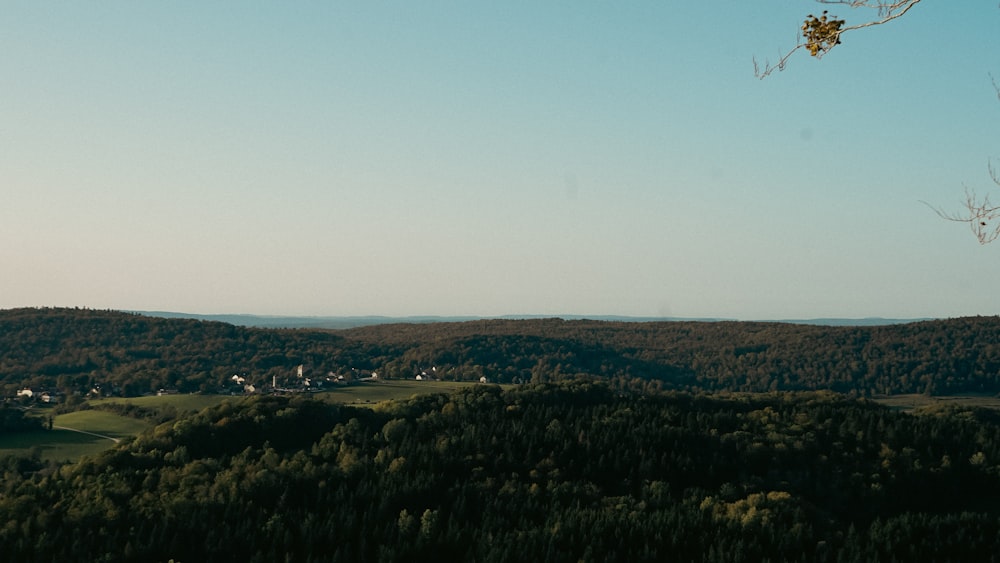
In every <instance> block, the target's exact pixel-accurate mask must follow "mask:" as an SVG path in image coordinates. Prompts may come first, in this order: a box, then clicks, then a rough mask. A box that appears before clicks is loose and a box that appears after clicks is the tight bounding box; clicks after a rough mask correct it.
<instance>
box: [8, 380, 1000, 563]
mask: <svg viewBox="0 0 1000 563" xmlns="http://www.w3.org/2000/svg"><path fill="white" fill-rule="evenodd" d="M298 399H299V398H295V399H288V398H285V397H256V398H253V399H249V400H244V401H240V402H225V403H223V404H221V405H219V406H217V407H213V408H210V409H207V410H205V411H203V412H201V413H200V414H198V415H194V416H191V417H187V418H184V419H180V420H177V421H173V422H170V423H167V424H164V425H161V426H159V427H157V428H156V429H155V430H154V431H152V432H148V433H145V434H143V435H141V436H139V437H138V438H136V439H135V440H134V441H131V442H128V443H124V444H122V445H120V446H119V447H117V448H115V449H113V450H110V451H108V452H106V453H105V454H103V455H101V456H100V457H98V458H93V459H85V460H84V461H82V462H81V463H78V464H74V465H67V466H63V467H41V466H40V464H39V463H38V462H37V460H35V461H31V460H24V459H20V460H19V459H12V458H7V459H0V471H3V474H4V479H3V480H2V481H0V522H3V523H5V524H4V525H3V526H0V553H3V554H4V558H5V560H9V561H126V562H129V561H167V560H168V559H174V560H178V561H204V562H223V561H240V562H258V561H260V562H264V561H267V562H272V561H329V562H331V563H333V562H340V561H345V562H346V561H384V562H393V561H480V562H484V563H487V562H497V563H500V562H513V561H544V562H563V561H565V562H575V561H649V562H653V561H699V562H705V563H713V562H720V563H721V562H725V563H730V562H733V561H772V562H779V561H818V562H829V563H833V562H845V563H846V562H855V561H885V562H892V561H900V562H901V561H907V562H909V561H997V554H998V553H1000V512H998V506H1000V466H998V460H1000V427H998V425H997V423H996V421H995V420H992V417H995V414H994V413H991V412H988V411H985V412H983V411H980V412H959V411H956V412H941V413H936V414H926V415H921V416H912V415H908V414H905V413H899V412H894V411H891V410H889V409H887V408H883V407H879V406H877V405H874V404H871V403H866V402H863V401H852V400H848V399H847V398H845V397H843V396H841V395H835V394H832V393H798V394H766V395H753V396H743V397H730V398H720V397H711V396H705V395H702V396H693V395H689V394H683V393H674V392H670V393H651V394H629V393H622V392H620V391H614V390H612V389H611V388H610V387H609V386H607V385H599V384H590V383H580V382H576V383H563V384H558V385H552V384H548V385H537V386H536V385H529V386H521V387H515V388H512V389H510V390H506V391H504V390H501V389H500V388H499V387H498V386H495V385H479V386H473V387H471V388H470V389H468V390H466V391H464V392H459V393H456V394H453V395H424V396H421V397H419V398H415V399H411V400H409V401H404V402H398V403H390V404H383V405H380V406H379V407H378V408H375V409H362V408H353V407H339V406H335V405H330V404H326V403H323V402H316V401H302V400H298Z"/></svg>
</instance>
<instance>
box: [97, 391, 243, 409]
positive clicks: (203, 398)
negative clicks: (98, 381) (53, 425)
mask: <svg viewBox="0 0 1000 563" xmlns="http://www.w3.org/2000/svg"><path fill="white" fill-rule="evenodd" d="M232 398H234V397H231V396H229V395H195V394H185V395H162V396H155V395H150V396H146V397H127V398H125V397H113V398H110V399H98V400H96V401H91V403H92V404H94V405H99V404H101V403H129V404H132V405H137V406H140V407H148V408H155V407H162V406H171V407H174V408H175V409H177V410H178V412H198V411H200V410H202V409H205V408H207V407H212V406H215V405H217V404H219V403H221V402H222V401H224V400H226V399H232Z"/></svg>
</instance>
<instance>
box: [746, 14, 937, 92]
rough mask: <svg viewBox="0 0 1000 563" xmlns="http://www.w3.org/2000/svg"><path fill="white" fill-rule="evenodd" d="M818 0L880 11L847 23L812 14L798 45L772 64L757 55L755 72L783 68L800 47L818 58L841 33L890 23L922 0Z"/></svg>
mask: <svg viewBox="0 0 1000 563" xmlns="http://www.w3.org/2000/svg"><path fill="white" fill-rule="evenodd" d="M816 2H818V3H820V4H840V5H843V6H847V7H849V8H852V9H854V8H862V9H869V10H875V11H876V13H877V14H878V19H874V20H871V21H867V22H864V23H859V24H857V25H850V26H847V27H844V23H845V21H844V20H838V19H836V18H834V17H833V16H828V15H827V12H825V11H824V12H823V15H822V16H820V17H816V16H813V15H812V14H810V15H809V16H807V17H806V19H805V23H804V24H803V25H802V39H800V40H799V42H798V44H796V45H795V47H792V49H791V50H789V51H787V52H785V53H784V54H783V55H781V57H779V58H778V62H776V63H773V64H772V63H770V62H769V61H767V60H765V61H764V63H763V64H760V63H758V62H757V59H756V58H755V59H754V61H753V70H754V76H756V77H757V78H760V79H763V78H766V77H767V76H769V75H770V74H771V73H773V72H775V71H782V70H784V69H785V66H786V65H787V64H788V60H789V59H790V58H791V56H792V54H793V53H795V52H796V51H798V50H799V49H806V50H807V51H809V54H811V55H812V56H814V57H816V58H817V59H821V58H823V55H825V54H827V53H829V52H830V50H831V49H833V48H834V47H835V46H837V45H839V44H840V38H841V36H842V35H843V34H845V33H847V32H848V31H854V30H857V29H863V28H866V27H872V26H876V25H882V24H886V23H889V22H891V21H892V20H894V19H897V18H900V17H902V16H903V15H905V14H906V12H909V11H910V9H911V8H913V7H914V6H916V5H917V4H919V3H920V0H816Z"/></svg>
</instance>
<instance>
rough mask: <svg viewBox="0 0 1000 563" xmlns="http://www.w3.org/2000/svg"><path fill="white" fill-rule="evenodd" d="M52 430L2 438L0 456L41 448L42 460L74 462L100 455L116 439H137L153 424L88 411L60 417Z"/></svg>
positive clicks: (56, 419)
mask: <svg viewBox="0 0 1000 563" xmlns="http://www.w3.org/2000/svg"><path fill="white" fill-rule="evenodd" d="M52 422H53V429H52V430H40V431H37V432H25V433H15V434H5V435H0V453H5V452H6V453H29V452H30V451H31V450H32V449H33V448H38V449H39V450H40V454H41V457H42V459H46V460H56V461H63V460H75V459H79V458H80V457H81V456H84V455H94V454H98V453H100V452H102V451H104V450H106V449H108V448H110V447H112V446H114V445H115V443H116V442H115V440H118V439H121V438H125V437H127V436H134V435H136V434H138V433H140V432H142V431H143V430H145V429H146V428H149V426H150V424H149V423H148V422H145V421H142V420H136V419H134V418H128V417H124V416H120V415H117V414H114V413H110V412H104V411H95V410H86V411H76V412H71V413H66V414H61V415H59V416H56V417H55V418H54V419H53V421H52Z"/></svg>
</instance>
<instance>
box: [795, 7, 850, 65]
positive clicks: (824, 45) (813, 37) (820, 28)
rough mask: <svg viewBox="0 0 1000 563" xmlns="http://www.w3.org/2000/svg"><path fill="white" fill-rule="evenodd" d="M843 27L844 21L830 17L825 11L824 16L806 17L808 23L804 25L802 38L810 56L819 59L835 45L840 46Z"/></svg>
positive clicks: (810, 15)
mask: <svg viewBox="0 0 1000 563" xmlns="http://www.w3.org/2000/svg"><path fill="white" fill-rule="evenodd" d="M843 27H844V20H838V19H837V18H836V17H835V16H831V15H828V13H827V11H826V10H823V14H822V15H821V16H819V17H816V16H814V15H812V14H809V15H808V16H806V21H805V23H803V24H802V37H804V38H805V40H806V42H805V45H806V49H808V50H809V54H811V55H812V56H814V57H819V56H822V55H823V54H825V53H826V52H827V51H829V50H830V49H832V48H833V46H834V45H839V44H840V32H841V30H842V29H843Z"/></svg>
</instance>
